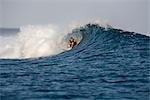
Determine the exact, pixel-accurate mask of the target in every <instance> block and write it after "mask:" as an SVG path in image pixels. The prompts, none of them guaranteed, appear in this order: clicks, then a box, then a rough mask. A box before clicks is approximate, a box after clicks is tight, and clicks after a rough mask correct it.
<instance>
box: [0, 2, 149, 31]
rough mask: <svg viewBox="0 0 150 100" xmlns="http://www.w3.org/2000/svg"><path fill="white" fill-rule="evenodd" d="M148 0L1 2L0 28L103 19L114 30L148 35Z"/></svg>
mask: <svg viewBox="0 0 150 100" xmlns="http://www.w3.org/2000/svg"><path fill="white" fill-rule="evenodd" d="M149 5H150V0H0V27H7V28H8V27H9V28H15V27H20V26H25V25H29V24H30V25H31V24H33V25H45V24H58V25H59V24H62V25H63V24H66V23H67V24H69V23H71V22H72V21H83V20H84V21H86V20H88V21H90V20H92V19H101V20H106V21H108V22H109V24H110V25H112V26H113V27H115V28H121V29H123V30H127V31H134V32H139V33H147V34H150V20H149V18H150V11H149V9H150V7H149Z"/></svg>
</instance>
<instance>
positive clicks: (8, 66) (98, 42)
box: [0, 24, 150, 100]
mask: <svg viewBox="0 0 150 100" xmlns="http://www.w3.org/2000/svg"><path fill="white" fill-rule="evenodd" d="M23 32H24V31H23ZM52 33H53V32H52ZM54 33H55V32H54ZM39 34H41V33H40V32H39ZM24 35H28V34H24ZM35 36H36V35H35V34H34V36H33V37H35ZM37 36H39V35H37ZM42 36H43V35H42ZM70 36H73V37H75V38H77V39H80V42H79V44H78V45H77V46H76V47H74V48H73V49H71V50H69V51H68V50H67V51H62V52H61V53H59V54H57V55H55V56H47V57H41V58H36V59H0V69H1V71H0V83H1V86H0V91H1V93H0V96H1V98H2V100H5V99H6V100H30V99H33V100H34V99H35V100H41V99H44V100H60V99H61V100H62V99H72V100H88V99H90V100H94V99H96V100H106V99H107V100H123V99H124V100H148V99H149V92H150V90H149V81H150V80H149V71H150V70H149V66H150V59H149V56H150V52H149V50H150V48H149V45H150V37H148V36H144V35H141V34H136V33H134V32H127V31H122V30H119V29H113V28H109V27H108V28H103V27H100V26H99V25H97V24H87V25H85V26H83V27H80V28H76V29H74V30H72V32H71V33H69V34H64V35H63V37H62V38H61V40H64V41H68V39H69V38H70ZM24 37H26V36H24ZM43 38H44V40H45V38H47V36H43ZM22 41H23V43H24V41H28V40H26V39H25V40H24V39H23V40H22ZM29 41H30V40H29ZM31 41H33V44H34V39H33V40H31ZM45 41H47V40H45ZM48 41H49V40H48ZM42 43H43V42H42ZM46 43H47V42H46ZM38 45H39V44H38ZM46 45H47V44H46ZM25 46H26V45H25ZM29 47H30V46H29ZM46 47H47V46H46ZM27 48H28V45H27ZM42 48H43V47H42ZM44 48H45V47H44ZM36 49H37V48H35V51H36ZM32 50H33V49H30V48H29V51H32ZM24 52H25V51H24ZM44 52H45V51H44ZM46 55H47V54H46Z"/></svg>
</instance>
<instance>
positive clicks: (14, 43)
mask: <svg viewBox="0 0 150 100" xmlns="http://www.w3.org/2000/svg"><path fill="white" fill-rule="evenodd" d="M71 30H72V31H71V32H63V31H61V30H60V29H59V28H58V27H56V26H54V25H45V26H40V25H37V26H35V25H34V26H33V25H29V26H25V27H21V28H20V32H18V33H17V34H16V36H15V37H9V38H8V37H0V46H1V47H3V48H1V49H0V58H19V59H21V58H37V57H45V56H53V55H57V54H60V53H62V52H66V51H68V50H70V49H69V48H68V47H67V45H68V41H69V39H70V38H71V37H73V38H75V39H76V40H77V44H78V46H76V47H75V48H74V49H77V52H79V51H81V50H83V49H90V50H92V49H93V48H95V49H96V48H99V51H105V50H108V49H110V50H112V49H114V50H115V48H118V47H123V46H124V45H126V44H128V43H130V42H129V41H132V42H134V41H133V39H136V37H138V36H139V35H140V34H137V33H134V32H127V31H123V30H120V29H114V28H112V27H111V26H110V25H108V24H107V25H105V27H104V26H102V25H100V24H86V25H84V26H78V27H76V28H74V29H71ZM140 36H144V35H140ZM144 37H147V36H144ZM147 38H148V40H149V37H147ZM125 41H126V42H125ZM98 44H101V46H98ZM116 44H117V45H116ZM120 45H121V46H120ZM95 49H93V50H95Z"/></svg>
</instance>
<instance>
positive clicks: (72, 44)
mask: <svg viewBox="0 0 150 100" xmlns="http://www.w3.org/2000/svg"><path fill="white" fill-rule="evenodd" d="M76 45H77V41H75V39H74V38H73V37H71V38H70V40H69V43H68V47H69V48H73V47H74V46H76Z"/></svg>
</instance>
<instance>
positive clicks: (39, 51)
mask: <svg viewBox="0 0 150 100" xmlns="http://www.w3.org/2000/svg"><path fill="white" fill-rule="evenodd" d="M20 29H21V31H20V32H19V33H18V34H17V37H15V38H3V37H1V38H0V46H1V47H3V48H1V49H0V57H1V58H34V57H41V56H50V55H55V54H58V53H61V52H63V51H65V50H67V45H66V42H65V41H63V37H64V36H65V35H66V34H65V33H64V32H60V31H59V29H58V28H57V27H55V26H52V25H45V26H40V25H36V26H33V25H29V26H25V27H21V28H20ZM5 41H7V42H6V43H5Z"/></svg>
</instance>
